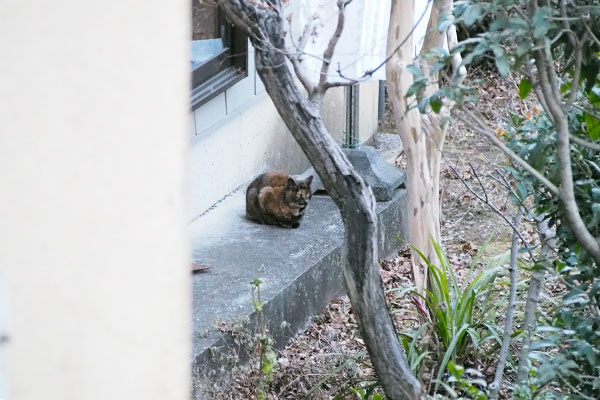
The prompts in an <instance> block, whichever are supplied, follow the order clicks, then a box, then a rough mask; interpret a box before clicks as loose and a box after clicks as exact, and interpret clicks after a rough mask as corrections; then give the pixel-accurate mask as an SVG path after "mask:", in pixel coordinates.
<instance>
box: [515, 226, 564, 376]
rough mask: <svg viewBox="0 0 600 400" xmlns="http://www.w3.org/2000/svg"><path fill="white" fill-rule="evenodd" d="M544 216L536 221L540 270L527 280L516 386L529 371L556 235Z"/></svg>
mask: <svg viewBox="0 0 600 400" xmlns="http://www.w3.org/2000/svg"><path fill="white" fill-rule="evenodd" d="M544 217H545V216H544V215H540V216H539V217H538V218H536V220H537V231H538V235H539V237H540V242H541V245H542V248H541V250H540V261H539V263H538V264H539V265H540V266H541V268H540V269H539V270H536V271H534V272H533V274H532V275H531V279H530V280H529V288H528V289H527V300H526V301H525V316H524V317H523V330H524V331H525V332H524V336H523V342H522V345H521V352H520V353H519V366H518V368H517V378H516V383H517V384H523V383H525V382H526V380H527V373H528V371H529V368H528V364H529V351H530V349H531V340H532V338H533V335H534V332H535V321H536V311H537V306H538V302H539V299H540V292H541V290H542V284H543V283H544V278H545V276H546V269H548V268H549V267H550V265H551V262H552V255H553V252H554V248H555V247H556V235H555V233H554V232H553V230H552V229H550V228H549V227H548V221H547V220H545V219H544Z"/></svg>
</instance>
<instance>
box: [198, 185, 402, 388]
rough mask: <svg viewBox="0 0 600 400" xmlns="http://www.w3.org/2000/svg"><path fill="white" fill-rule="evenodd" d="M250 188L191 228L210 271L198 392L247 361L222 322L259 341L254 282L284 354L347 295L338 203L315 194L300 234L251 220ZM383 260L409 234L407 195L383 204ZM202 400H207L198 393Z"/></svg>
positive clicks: (202, 300)
mask: <svg viewBox="0 0 600 400" xmlns="http://www.w3.org/2000/svg"><path fill="white" fill-rule="evenodd" d="M244 190H245V189H244V188H242V189H240V190H238V191H236V192H234V193H233V194H231V195H230V196H229V197H227V198H225V199H224V200H223V201H222V202H221V203H219V204H218V205H217V206H216V207H215V208H214V209H212V210H210V211H209V212H207V213H206V214H205V215H203V216H202V217H200V218H199V219H197V220H195V221H194V222H193V223H192V224H191V227H190V229H191V238H192V242H191V244H192V252H193V253H192V254H193V261H194V262H197V263H200V264H203V265H207V266H208V267H209V270H208V271H207V272H201V273H196V274H194V275H193V356H194V358H193V363H194V365H193V370H194V382H195V386H196V385H198V382H199V381H201V380H202V379H207V378H209V379H216V378H217V377H218V376H220V375H221V372H222V371H223V370H226V369H228V368H231V367H233V366H235V365H237V364H238V363H243V362H244V361H245V359H246V358H247V355H246V350H245V349H244V345H243V342H244V340H243V336H244V334H239V335H235V336H236V337H232V336H231V335H228V334H224V333H221V332H220V331H219V330H218V329H215V326H216V325H219V321H223V322H226V323H227V324H228V326H234V325H239V326H244V328H243V330H244V331H245V334H247V335H251V336H252V335H253V334H254V333H253V332H254V331H255V327H256V324H257V322H256V321H257V318H256V315H255V313H254V309H253V305H252V296H251V286H250V282H251V281H252V280H254V279H255V278H260V279H261V280H262V281H263V284H262V286H261V289H262V302H263V304H264V314H265V320H266V322H267V326H268V328H269V334H270V335H271V336H272V337H273V338H274V339H275V347H277V348H282V347H283V346H285V344H286V343H287V342H288V341H289V339H290V338H292V337H293V336H294V335H295V334H297V333H298V332H300V331H302V330H303V329H305V327H306V325H307V324H308V322H310V318H311V317H312V316H314V315H316V314H318V313H320V312H322V310H323V308H324V307H325V305H326V304H327V303H328V302H329V301H330V300H331V299H333V298H335V297H339V296H340V295H342V294H343V293H344V290H343V282H342V272H341V268H342V265H341V262H342V260H341V258H342V251H341V250H342V249H341V245H342V242H343V236H344V230H343V226H342V223H341V217H340V214H339V211H338V210H337V208H336V206H335V204H334V203H333V201H332V200H331V199H330V198H329V197H327V196H313V198H312V200H311V202H310V205H309V207H308V209H307V211H306V214H305V217H304V219H303V220H302V222H301V225H300V227H299V228H298V229H284V228H279V227H274V226H266V225H259V224H255V223H253V222H250V221H247V220H246V219H245V218H244V212H245V209H244V207H245V201H244V196H245V193H244ZM377 212H378V215H379V226H380V237H379V251H380V253H379V254H380V257H381V258H384V257H386V256H390V255H393V254H395V253H396V251H397V249H398V247H399V242H398V241H397V240H396V239H394V235H398V236H404V233H405V232H406V229H405V226H404V222H403V221H405V213H406V191H405V190H403V189H400V190H396V192H395V193H394V197H393V199H392V200H391V201H388V202H382V203H378V205H377ZM194 396H195V398H202V396H201V393H199V392H198V393H195V395H194Z"/></svg>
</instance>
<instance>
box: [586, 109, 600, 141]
mask: <svg viewBox="0 0 600 400" xmlns="http://www.w3.org/2000/svg"><path fill="white" fill-rule="evenodd" d="M583 118H584V121H585V126H586V128H587V133H588V135H589V136H590V139H593V140H597V139H600V121H598V119H597V118H596V117H594V116H592V115H591V114H588V113H583Z"/></svg>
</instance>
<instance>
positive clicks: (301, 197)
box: [286, 175, 313, 207]
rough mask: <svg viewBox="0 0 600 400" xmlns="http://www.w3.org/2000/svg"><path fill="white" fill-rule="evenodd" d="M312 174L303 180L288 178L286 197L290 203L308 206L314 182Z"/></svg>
mask: <svg viewBox="0 0 600 400" xmlns="http://www.w3.org/2000/svg"><path fill="white" fill-rule="evenodd" d="M312 179H313V177H312V175H311V176H309V177H308V178H306V179H305V180H303V181H295V180H294V179H293V178H290V179H288V182H287V186H286V199H287V201H288V202H289V203H290V204H294V205H296V206H298V207H306V205H307V204H308V201H309V200H310V198H311V197H312V193H311V191H310V184H311V183H312Z"/></svg>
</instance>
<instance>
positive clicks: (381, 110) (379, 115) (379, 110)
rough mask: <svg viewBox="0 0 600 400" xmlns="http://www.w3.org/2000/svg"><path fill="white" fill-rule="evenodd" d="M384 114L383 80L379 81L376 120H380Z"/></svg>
mask: <svg viewBox="0 0 600 400" xmlns="http://www.w3.org/2000/svg"><path fill="white" fill-rule="evenodd" d="M384 115H385V81H383V80H382V81H379V104H378V105H377V121H378V122H381V120H382V119H383V116H384Z"/></svg>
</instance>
